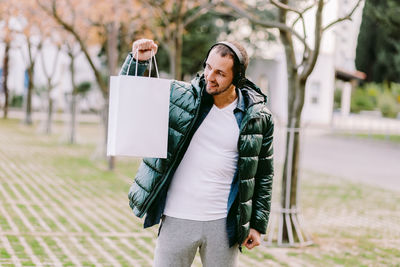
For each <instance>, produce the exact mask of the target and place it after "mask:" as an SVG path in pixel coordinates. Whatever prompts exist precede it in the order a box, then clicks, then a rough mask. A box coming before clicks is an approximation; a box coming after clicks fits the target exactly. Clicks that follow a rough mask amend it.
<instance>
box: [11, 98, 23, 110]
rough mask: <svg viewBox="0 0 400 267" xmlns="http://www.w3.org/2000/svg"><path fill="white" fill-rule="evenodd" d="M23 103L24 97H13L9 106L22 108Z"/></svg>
mask: <svg viewBox="0 0 400 267" xmlns="http://www.w3.org/2000/svg"><path fill="white" fill-rule="evenodd" d="M23 101H24V97H23V96H22V95H13V96H12V97H11V103H10V106H11V107H15V108H22V103H23Z"/></svg>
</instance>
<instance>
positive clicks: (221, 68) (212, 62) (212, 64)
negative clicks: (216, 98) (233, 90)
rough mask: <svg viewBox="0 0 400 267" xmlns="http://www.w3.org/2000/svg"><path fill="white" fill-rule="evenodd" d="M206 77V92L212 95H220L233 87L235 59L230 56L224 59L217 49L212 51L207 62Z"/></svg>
mask: <svg viewBox="0 0 400 267" xmlns="http://www.w3.org/2000/svg"><path fill="white" fill-rule="evenodd" d="M204 77H205V79H206V82H207V85H206V90H207V93H209V94H210V95H219V94H221V93H223V92H225V91H226V90H228V89H229V88H230V87H231V86H232V80H233V59H232V58H230V57H229V56H226V57H222V56H221V55H220V54H218V53H217V52H216V51H215V49H214V50H211V52H210V55H209V56H208V58H207V61H206V67H205V69H204Z"/></svg>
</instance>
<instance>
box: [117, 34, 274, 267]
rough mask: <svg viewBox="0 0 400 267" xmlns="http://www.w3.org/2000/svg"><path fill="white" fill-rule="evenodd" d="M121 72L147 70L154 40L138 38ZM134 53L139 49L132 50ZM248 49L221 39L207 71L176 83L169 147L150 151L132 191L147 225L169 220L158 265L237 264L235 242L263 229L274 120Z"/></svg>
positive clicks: (254, 241)
mask: <svg viewBox="0 0 400 267" xmlns="http://www.w3.org/2000/svg"><path fill="white" fill-rule="evenodd" d="M132 51H133V53H131V54H130V55H129V56H128V57H127V59H126V61H125V63H124V65H123V67H122V70H121V74H126V73H127V71H128V70H129V74H130V75H132V74H134V72H135V68H136V64H138V69H139V73H140V75H141V74H143V72H144V71H145V69H146V67H147V65H148V61H149V59H150V58H151V55H152V54H155V53H156V52H157V45H156V44H155V43H154V42H153V41H152V40H147V39H141V40H138V41H135V42H134V43H133V49H132ZM133 56H135V57H136V58H132V57H133ZM248 61H249V59H248V56H247V53H246V50H245V49H244V48H243V47H242V46H241V45H240V44H238V43H236V42H234V43H228V42H221V43H217V44H216V45H214V46H213V47H212V48H211V49H210V51H209V53H208V55H207V56H206V58H205V61H204V74H203V75H201V76H199V75H197V77H196V78H194V79H193V80H192V82H191V83H190V84H188V83H184V82H180V81H173V82H172V83H171V96H170V111H169V113H170V114H169V134H168V135H169V136H168V156H167V158H166V159H149V158H145V159H143V162H142V164H141V165H140V167H139V169H138V172H137V174H136V177H135V180H134V182H133V185H132V186H131V189H130V191H129V204H130V206H131V208H132V209H133V212H134V213H135V215H137V216H139V217H143V216H144V215H145V214H146V219H145V222H144V227H150V226H152V225H154V224H158V223H159V222H160V220H161V221H162V222H161V224H160V228H159V237H158V239H157V245H156V250H155V257H154V266H157V267H160V266H162V267H164V266H174V267H179V266H190V265H191V264H192V262H193V259H194V257H195V254H196V252H197V249H199V251H200V256H201V260H202V263H203V266H212V267H214V266H221V267H222V266H223V267H228V266H236V265H237V257H238V256H237V254H238V249H237V248H238V247H239V249H240V250H241V247H242V245H244V246H246V247H247V248H248V249H252V248H253V247H255V246H258V245H259V244H260V243H261V237H260V236H261V234H265V232H266V228H267V224H268V218H269V212H270V201H271V190H272V177H273V162H272V154H273V152H272V134H273V121H272V118H271V114H270V112H269V111H268V109H267V107H266V96H265V95H263V94H262V93H261V91H260V89H259V88H258V87H256V86H255V85H254V84H253V83H252V82H250V81H249V80H247V79H246V78H245V70H246V68H247V65H248Z"/></svg>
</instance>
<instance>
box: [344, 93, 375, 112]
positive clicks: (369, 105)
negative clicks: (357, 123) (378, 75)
mask: <svg viewBox="0 0 400 267" xmlns="http://www.w3.org/2000/svg"><path fill="white" fill-rule="evenodd" d="M375 107H376V106H375V105H374V101H373V100H372V98H371V97H370V96H369V95H368V93H367V91H366V90H364V89H361V88H358V89H356V90H355V91H354V92H353V93H352V95H351V106H350V110H351V112H354V113H359V112H360V111H361V110H374V109H375Z"/></svg>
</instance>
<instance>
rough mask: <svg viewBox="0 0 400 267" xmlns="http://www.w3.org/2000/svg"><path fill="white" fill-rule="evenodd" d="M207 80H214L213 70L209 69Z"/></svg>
mask: <svg viewBox="0 0 400 267" xmlns="http://www.w3.org/2000/svg"><path fill="white" fill-rule="evenodd" d="M207 80H209V81H214V80H215V72H214V71H210V72H209V73H208V77H207Z"/></svg>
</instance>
